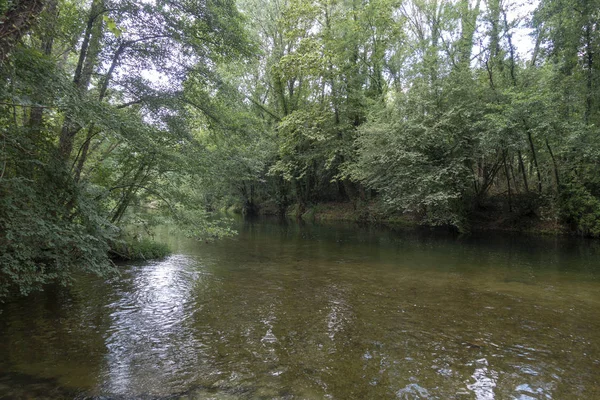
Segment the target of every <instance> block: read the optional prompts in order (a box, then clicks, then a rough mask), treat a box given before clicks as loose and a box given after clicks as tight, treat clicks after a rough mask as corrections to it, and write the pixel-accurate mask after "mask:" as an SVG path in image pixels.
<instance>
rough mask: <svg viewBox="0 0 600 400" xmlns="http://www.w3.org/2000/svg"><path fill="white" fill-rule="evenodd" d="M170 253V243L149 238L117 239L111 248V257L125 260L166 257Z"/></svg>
mask: <svg viewBox="0 0 600 400" xmlns="http://www.w3.org/2000/svg"><path fill="white" fill-rule="evenodd" d="M169 254H171V249H170V248H169V246H168V245H166V244H164V243H158V242H155V241H153V240H152V239H149V238H143V239H140V240H137V239H129V240H120V241H115V242H113V243H112V246H111V249H110V255H111V257H113V258H114V259H117V260H124V261H134V260H151V259H158V258H165V257H167V256H168V255H169Z"/></svg>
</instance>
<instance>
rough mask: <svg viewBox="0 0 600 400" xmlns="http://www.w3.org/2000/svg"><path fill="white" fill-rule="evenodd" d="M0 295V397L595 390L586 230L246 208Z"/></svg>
mask: <svg viewBox="0 0 600 400" xmlns="http://www.w3.org/2000/svg"><path fill="white" fill-rule="evenodd" d="M235 225H236V226H235V228H236V229H237V230H238V235H236V236H235V237H233V238H230V239H224V240H221V241H216V242H212V243H205V242H197V241H193V240H190V239H186V238H184V237H182V236H181V235H178V233H177V232H176V231H174V230H170V231H169V230H167V228H165V229H163V230H161V231H160V232H159V235H158V237H157V238H158V239H159V240H163V241H167V242H169V244H170V245H171V247H172V248H173V249H174V250H175V252H174V254H173V255H172V256H170V257H168V258H166V259H164V260H158V261H150V262H145V263H132V264H126V265H122V266H121V270H122V273H121V275H120V276H119V277H113V278H110V279H99V278H94V277H80V278H79V279H78V280H77V282H76V283H75V284H74V285H73V287H72V288H70V289H69V290H64V289H62V290H61V289H51V290H48V291H47V292H45V293H42V294H36V295H34V296H30V297H29V298H26V299H22V300H17V301H12V302H9V303H7V304H3V305H0V398H1V399H9V398H10V399H12V398H36V399H38V398H39V399H44V398H45V399H59V398H61V399H62V398H81V399H84V398H103V399H110V398H115V399H130V398H143V399H154V398H157V399H176V398H182V399H477V400H484V399H522V400H525V399H576V398H579V399H600V245H599V243H598V242H595V241H587V240H583V239H568V238H557V237H545V238H535V237H530V236H523V235H518V236H515V235H497V234H496V235H493V234H485V235H473V236H458V235H453V234H449V233H441V232H434V231H428V230H427V231H419V230H411V231H402V230H400V231H395V230H391V229H384V228H376V227H361V226H358V225H353V224H303V223H297V222H291V221H283V222H281V221H276V220H250V221H238V222H236V223H235Z"/></svg>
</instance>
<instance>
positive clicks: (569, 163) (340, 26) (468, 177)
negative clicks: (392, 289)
mask: <svg viewBox="0 0 600 400" xmlns="http://www.w3.org/2000/svg"><path fill="white" fill-rule="evenodd" d="M522 3H524V2H520V1H509V0H453V1H442V0H403V1H400V0H370V1H366V0H267V1H262V0H261V1H257V0H239V1H237V2H234V1H233V0H168V1H138V0H126V1H124V0H91V1H80V0H5V1H3V2H1V3H0V68H1V69H0V75H2V81H1V83H0V109H1V111H0V127H1V131H0V134H1V137H0V297H3V296H7V295H9V294H10V293H13V292H20V293H22V294H27V293H29V292H31V291H33V290H36V289H40V288H41V287H43V285H45V284H47V283H60V284H68V283H69V282H70V281H71V280H72V279H73V276H74V274H75V272H76V271H80V270H82V271H87V272H91V273H95V274H99V275H104V274H107V273H110V272H112V271H114V269H115V268H114V266H113V265H112V264H111V262H110V260H109V256H108V254H109V251H110V249H111V246H112V248H113V252H114V251H116V252H118V251H119V250H118V247H119V245H118V244H117V245H115V243H122V241H123V233H122V232H123V227H124V226H131V225H141V226H143V227H151V226H152V225H154V224H156V223H159V222H162V221H164V219H165V218H168V219H169V220H170V221H173V222H174V223H177V224H178V225H179V226H180V229H181V230H183V231H185V232H186V233H188V234H189V236H193V237H198V238H218V237H222V236H224V235H229V234H231V233H232V232H231V230H230V229H228V228H227V225H226V224H224V223H222V222H220V221H219V220H215V219H209V217H208V216H209V214H210V212H211V211H213V210H217V209H220V208H227V207H231V206H236V207H238V208H240V209H241V210H243V211H244V212H245V213H247V214H255V213H260V212H263V213H264V212H266V211H268V210H270V211H271V212H274V213H279V214H285V213H286V212H289V211H290V210H294V211H293V212H294V213H295V214H298V215H302V214H305V213H306V211H310V210H312V212H314V210H315V207H317V209H318V208H319V207H321V209H324V208H325V209H326V208H327V207H328V206H323V204H325V203H330V204H343V205H344V207H346V208H347V210H348V212H347V214H349V215H352V216H353V218H358V217H360V218H365V219H388V220H390V219H392V220H393V219H403V218H406V216H410V219H411V220H412V221H415V222H417V223H422V224H427V225H442V226H449V227H452V228H454V229H457V230H460V231H469V230H473V229H478V228H480V227H494V228H506V229H528V228H529V227H531V226H537V227H540V229H550V230H562V231H565V232H573V233H577V234H580V235H585V236H596V237H597V236H600V164H599V163H598V160H600V128H599V127H598V125H599V122H600V86H599V85H600V79H599V78H600V66H599V63H598V59H597V57H596V55H597V54H598V53H599V51H600V13H599V12H598V10H600V1H599V0H540V1H539V2H538V3H536V7H535V9H534V10H527V9H526V7H524V4H522ZM527 44H530V46H528V45H527ZM148 209H151V212H148ZM144 246H146V245H144ZM147 246H151V245H147ZM163 250H164V249H163Z"/></svg>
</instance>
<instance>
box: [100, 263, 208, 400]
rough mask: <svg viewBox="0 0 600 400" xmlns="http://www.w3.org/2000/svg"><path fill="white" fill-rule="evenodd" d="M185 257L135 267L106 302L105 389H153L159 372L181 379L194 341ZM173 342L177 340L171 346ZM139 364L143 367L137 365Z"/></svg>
mask: <svg viewBox="0 0 600 400" xmlns="http://www.w3.org/2000/svg"><path fill="white" fill-rule="evenodd" d="M189 267H190V259H188V258H186V257H185V256H174V257H169V258H168V259H166V260H164V261H161V262H155V263H152V264H151V265H148V266H138V267H135V268H134V269H133V270H132V271H130V273H131V274H132V276H133V277H132V282H131V285H128V284H127V283H129V282H126V284H125V285H119V283H117V282H115V286H116V289H117V294H118V297H117V300H116V301H114V302H112V303H110V304H108V305H107V306H106V307H107V309H108V313H109V315H110V319H111V326H110V328H109V329H108V330H107V332H106V340H105V343H106V350H107V354H106V368H107V371H106V378H105V379H106V383H105V387H104V389H105V390H106V391H108V392H109V393H115V394H127V393H138V392H151V393H159V392H160V391H161V386H160V381H161V380H162V379H164V378H167V379H169V380H172V379H173V380H179V381H181V380H182V379H183V378H184V377H185V375H186V372H185V371H180V370H179V368H180V366H181V364H182V362H185V363H187V364H188V365H189V364H190V363H191V362H192V361H193V358H194V357H196V356H197V354H196V353H197V350H196V347H197V346H196V341H195V338H194V337H193V335H192V334H191V332H192V331H191V330H190V329H189V328H188V327H187V326H186V321H187V320H188V319H189V318H190V317H192V316H193V315H194V312H195V309H194V308H193V307H190V306H191V305H192V304H193V302H192V301H191V297H192V290H193V287H194V284H195V283H196V282H197V280H198V279H201V274H200V273H199V271H197V270H195V269H192V268H189ZM174 344H177V346H175V345H174ZM140 366H143V368H140Z"/></svg>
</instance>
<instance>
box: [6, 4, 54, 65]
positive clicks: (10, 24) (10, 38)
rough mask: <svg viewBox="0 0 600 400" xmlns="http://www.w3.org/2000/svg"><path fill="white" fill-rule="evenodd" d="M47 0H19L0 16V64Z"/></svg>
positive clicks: (26, 30) (27, 29)
mask: <svg viewBox="0 0 600 400" xmlns="http://www.w3.org/2000/svg"><path fill="white" fill-rule="evenodd" d="M47 3H48V1H47V0H21V1H18V2H17V4H16V5H15V6H14V7H12V8H10V9H9V10H7V11H6V12H5V13H4V15H3V16H2V17H0V65H2V64H4V63H5V62H6V60H7V58H8V56H9V54H10V52H11V51H12V49H13V48H14V47H15V45H16V44H17V43H18V42H19V40H20V39H21V38H22V37H23V35H24V34H26V33H27V32H28V31H29V29H30V28H31V26H32V25H33V23H34V22H35V19H36V17H37V16H38V15H40V13H41V12H42V11H43V10H44V7H45V6H46V4H47Z"/></svg>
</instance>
